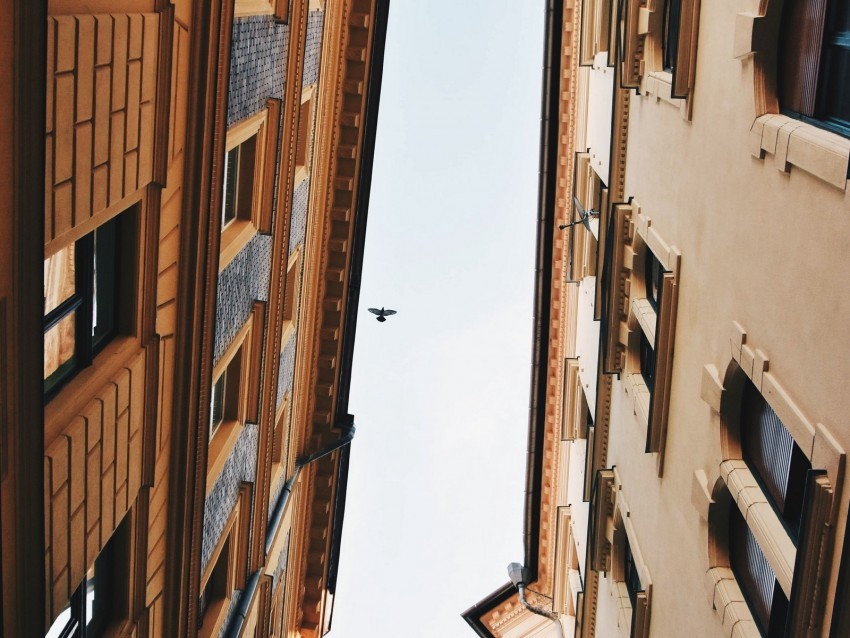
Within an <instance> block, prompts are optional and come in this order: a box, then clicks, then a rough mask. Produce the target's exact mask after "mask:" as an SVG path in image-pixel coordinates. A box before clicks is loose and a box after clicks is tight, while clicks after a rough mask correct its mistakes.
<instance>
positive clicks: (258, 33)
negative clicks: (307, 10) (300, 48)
mask: <svg viewBox="0 0 850 638" xmlns="http://www.w3.org/2000/svg"><path fill="white" fill-rule="evenodd" d="M288 51H289V25H287V24H277V23H276V22H275V21H274V19H273V18H272V17H271V16H254V17H250V18H244V19H239V20H234V22H233V44H232V48H231V53H230V85H229V87H228V91H229V93H228V103H227V126H232V125H233V124H235V123H236V122H238V121H239V120H243V119H245V118H246V117H248V116H250V115H253V114H254V113H256V112H258V111H259V110H260V109H262V108H263V107H264V106H265V105H266V100H267V99H268V98H270V97H276V98H283V88H284V84H285V80H286V56H287V53H288Z"/></svg>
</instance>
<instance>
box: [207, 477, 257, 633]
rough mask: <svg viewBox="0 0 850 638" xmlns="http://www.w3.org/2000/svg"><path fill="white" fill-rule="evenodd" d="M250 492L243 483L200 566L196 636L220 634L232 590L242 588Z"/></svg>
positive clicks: (245, 561)
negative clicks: (208, 557) (215, 542)
mask: <svg viewBox="0 0 850 638" xmlns="http://www.w3.org/2000/svg"><path fill="white" fill-rule="evenodd" d="M251 495H252V491H251V488H250V486H249V485H248V484H245V483H243V485H242V487H241V488H240V491H239V496H238V498H237V500H236V504H235V505H234V506H233V510H231V512H230V516H229V517H228V519H227V522H226V523H225V524H224V529H223V530H222V532H221V536H220V538H219V540H218V543H217V544H216V547H215V549H214V550H213V551H212V555H211V556H210V559H209V561H208V562H207V564H206V567H204V569H203V574H202V575H201V583H200V595H199V597H198V636H200V637H201V638H209V637H210V636H218V635H220V633H221V629H222V626H223V624H224V621H225V620H226V619H227V611H228V609H229V607H230V601H231V600H232V598H233V592H234V590H236V589H243V588H244V587H245V577H246V574H247V570H248V530H249V524H250V508H251Z"/></svg>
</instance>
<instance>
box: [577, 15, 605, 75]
mask: <svg viewBox="0 0 850 638" xmlns="http://www.w3.org/2000/svg"><path fill="white" fill-rule="evenodd" d="M581 20H582V24H581V45H580V49H579V56H580V62H579V63H580V64H582V65H584V66H588V65H591V64H593V59H594V57H596V55H597V54H598V53H601V52H605V51H610V50H611V45H612V43H611V41H610V40H611V0H584V6H583V7H582V12H581Z"/></svg>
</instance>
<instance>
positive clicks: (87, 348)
mask: <svg viewBox="0 0 850 638" xmlns="http://www.w3.org/2000/svg"><path fill="white" fill-rule="evenodd" d="M138 221H139V215H138V208H137V206H135V205H134V206H130V207H128V208H126V209H122V211H121V212H119V213H117V214H115V215H112V216H111V217H109V218H108V219H106V220H105V221H104V222H102V223H101V224H99V225H98V226H97V227H96V228H94V229H93V230H92V231H91V232H89V233H86V234H85V235H83V236H82V237H80V238H79V239H77V240H76V241H74V242H72V243H69V244H67V245H66V246H63V247H62V248H60V249H59V250H57V251H56V252H54V253H52V254H51V255H48V256H46V257H45V262H44V263H45V268H46V267H47V261H48V259H51V258H53V257H55V256H56V255H59V254H60V253H61V252H62V251H63V250H66V249H68V248H69V247H70V246H74V292H73V293H72V294H71V295H70V296H69V297H67V298H66V299H64V300H63V301H61V302H60V303H59V304H58V305H57V306H55V307H54V308H52V309H51V310H50V312H48V313H47V314H45V315H44V321H43V329H44V336H45V340H46V338H47V335H48V334H49V332H50V331H51V330H53V329H54V328H56V327H57V326H59V325H61V323H62V322H63V321H65V320H66V319H67V318H68V317H71V316H73V317H74V354H73V355H72V356H71V357H70V358H69V359H68V361H66V362H64V363H61V364H60V365H59V366H58V367H57V369H56V370H54V372H52V373H51V374H50V375H48V377H46V378H45V379H44V403H45V404H46V403H49V402H50V401H52V400H53V399H54V398H55V397H56V396H57V395H58V394H59V393H60V392H61V391H62V389H63V388H64V387H66V386H67V385H68V383H69V382H71V381H72V380H73V379H74V378H76V377H77V375H78V374H79V373H80V372H81V371H82V370H84V369H85V368H88V367H89V366H91V365H93V364H94V362H95V359H96V358H97V357H98V355H99V354H100V353H101V352H103V351H104V350H105V349H106V348H107V346H109V345H110V343H112V342H113V341H114V340H115V338H116V337H119V336H121V335H124V334H127V333H132V332H133V331H134V330H133V328H134V325H135V321H134V320H133V314H134V309H135V300H136V298H137V294H138V293H137V290H136V285H135V279H136V276H135V273H136V272H137V268H136V264H135V262H136V243H137V242H136V241H134V239H135V238H136V236H137V233H138ZM107 228H109V229H110V231H111V232H114V237H113V245H112V246H111V247H110V248H111V252H112V253H113V254H112V255H111V261H112V266H113V268H114V271H113V278H114V280H113V281H112V282H111V285H110V289H111V290H110V292H111V293H112V294H111V300H110V304H111V306H112V307H111V313H110V314H111V315H112V316H111V321H112V326H111V327H110V329H109V330H108V332H106V333H105V334H103V335H100V336H99V337H96V336H95V335H93V334H92V330H93V326H94V325H95V322H96V321H97V319H98V317H96V316H95V313H96V312H97V310H96V308H97V305H98V304H97V298H96V296H97V292H96V289H97V281H96V278H97V274H96V273H97V262H98V254H97V250H96V242H97V234H98V232H99V231H100V232H103V230H104V229H107ZM45 299H46V297H45ZM68 364H70V365H68ZM63 366H67V367H66V368H65V369H64V370H62V367H63ZM57 373H59V374H58V376H55V377H54V375H56V374H57ZM51 377H54V378H53V380H52V381H51V383H50V385H49V386H48V381H49V380H50V379H51Z"/></svg>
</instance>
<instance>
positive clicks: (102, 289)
mask: <svg viewBox="0 0 850 638" xmlns="http://www.w3.org/2000/svg"><path fill="white" fill-rule="evenodd" d="M127 215H128V213H124V214H122V215H119V216H117V217H114V218H112V219H111V220H109V221H108V222H106V223H105V224H103V225H102V226H100V227H98V228H97V229H95V230H94V231H93V232H91V233H89V234H88V235H86V236H84V237H82V238H81V239H78V240H77V241H76V242H74V243H73V244H69V245H68V246H65V247H64V248H62V249H61V250H59V251H58V252H56V253H54V254H53V255H51V256H49V257H48V258H47V259H45V261H44V313H45V314H44V394H45V398H47V399H49V398H52V397H53V396H54V395H55V394H56V393H57V392H58V391H59V389H60V388H61V387H62V386H63V385H64V384H65V383H67V382H68V381H69V380H70V379H71V378H72V377H73V376H74V375H75V374H76V372H78V371H79V370H81V369H82V368H85V367H86V366H88V365H91V363H92V361H93V360H94V357H95V356H96V355H97V354H98V353H99V352H100V351H101V350H102V349H103V348H104V346H106V344H107V343H109V341H110V339H112V337H113V336H115V335H116V334H117V333H118V332H119V331H120V329H121V328H122V325H121V323H122V316H121V310H122V306H123V305H125V304H122V299H121V297H122V289H121V285H120V284H121V277H122V276H124V275H125V274H126V273H124V272H122V262H123V263H126V261H125V253H126V249H125V247H124V246H123V243H124V241H125V235H126V233H127V232H128V231H129V229H128V227H129V226H130V224H129V223H128V222H129V220H128V218H127ZM125 269H126V270H130V268H126V266H125Z"/></svg>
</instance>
